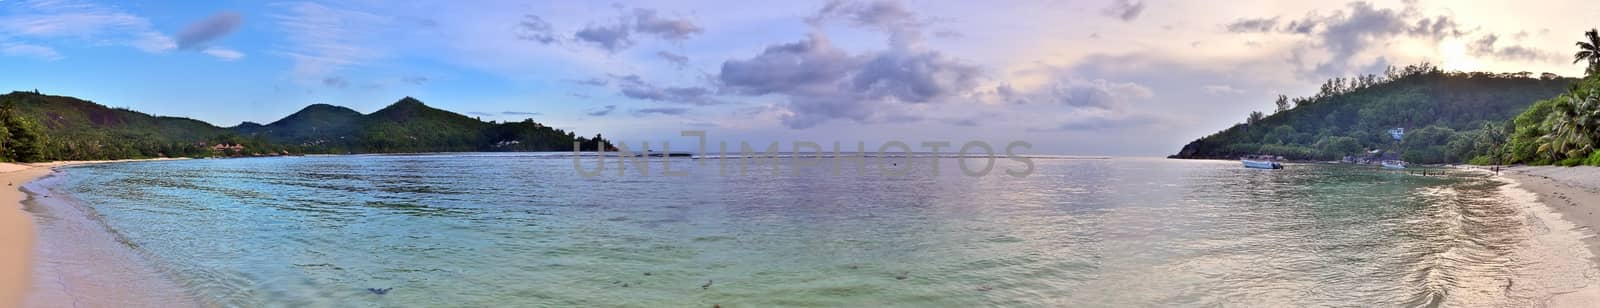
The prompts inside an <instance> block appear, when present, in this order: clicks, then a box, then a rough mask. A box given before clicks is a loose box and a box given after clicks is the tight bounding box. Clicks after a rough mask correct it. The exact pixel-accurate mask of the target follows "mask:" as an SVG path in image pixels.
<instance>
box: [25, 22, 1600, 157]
mask: <svg viewBox="0 0 1600 308" xmlns="http://www.w3.org/2000/svg"><path fill="white" fill-rule="evenodd" d="M1584 4H1585V3H1584V2H1582V1H1559V0H1558V1H1538V2H1536V3H1535V2H1528V1H1421V0H1415V1H1413V0H1406V1H1356V2H1324V1H1256V0H1240V1H1228V2H1226V4H1219V3H1215V2H1209V1H1159V0H1144V1H1138V0H1093V1H1004V2H987V1H923V0H877V1H828V0H824V1H626V2H612V1H542V2H536V1H488V0H485V1H404V2H396V1H369V0H353V1H283V2H270V1H171V2H167V1H128V2H113V1H89V0H0V90H24V91H31V90H35V89H37V90H39V91H41V92H44V93H46V94H55V95H67V96H74V97H79V98H83V99H87V100H91V101H94V102H97V103H101V104H105V105H109V106H113V107H124V108H130V109H134V110H138V111H142V112H146V113H151V114H155V115H170V116H183V117H190V118H195V119H199V120H203V121H207V122H210V123H212V124H215V125H218V126H223V127H228V126H234V125H237V124H239V123H241V122H244V121H250V122H257V123H270V122H272V121H275V120H277V119H280V118H282V117H284V116H287V115H289V114H291V113H293V112H295V111H297V110H299V109H300V108H303V107H305V106H306V105H309V104H315V103H328V104H334V105H340V106H346V107H350V108H353V109H355V110H357V111H361V112H364V113H366V112H372V111H376V110H378V109H381V108H383V107H384V106H387V105H389V104H391V103H393V102H395V101H397V100H399V99H400V98H402V97H406V96H411V97H415V98H417V99H420V100H422V101H423V102H425V103H427V104H428V105H430V106H433V107H437V108H442V109H446V110H451V111H455V112H460V113H463V114H467V115H470V116H474V117H479V118H481V119H483V120H485V121H520V120H522V119H528V118H531V119H534V120H535V121H539V122H541V123H545V124H547V125H550V126H553V127H558V128H563V129H567V130H569V131H574V132H576V133H578V134H580V135H586V136H587V135H593V134H595V133H604V134H605V135H606V136H607V137H608V139H613V140H619V141H622V142H628V143H630V144H637V142H641V141H651V142H652V143H653V144H654V145H653V146H654V147H659V146H660V145H659V143H660V142H662V141H669V142H672V143H673V149H674V150H692V149H691V147H693V145H694V142H695V140H696V139H686V138H685V137H682V136H680V132H681V131H684V130H703V131H706V132H707V135H708V137H707V138H708V139H709V140H710V141H711V142H712V143H713V144H715V143H716V142H719V141H722V142H728V143H730V144H731V146H730V147H734V148H736V147H737V144H738V143H739V142H742V141H743V142H750V143H752V144H757V145H764V144H767V143H768V142H780V143H781V144H783V147H784V148H785V149H788V148H790V145H791V144H792V142H795V141H811V142H817V143H820V144H822V145H823V147H824V148H825V149H831V145H832V144H833V143H834V142H839V143H841V144H842V147H843V148H844V150H846V151H848V150H852V149H854V147H855V146H856V144H857V142H866V144H867V147H868V148H867V150H869V151H871V150H876V147H877V146H878V145H881V144H883V143H885V142H887V141H902V142H905V143H907V144H911V145H913V146H918V145H920V143H921V142H925V141H935V142H941V141H942V142H950V143H952V144H954V145H955V146H957V147H959V146H960V145H961V144H963V143H965V142H968V141H985V142H989V143H991V144H995V145H996V147H1000V145H1003V144H1006V143H1009V142H1011V141H1025V142H1028V143H1030V144H1032V145H1033V148H1032V149H1031V150H1030V151H1028V152H1029V153H1041V154H1067V155H1117V156H1164V155H1168V154H1172V153H1174V152H1176V151H1177V150H1178V149H1179V148H1180V147H1181V146H1182V145H1183V144H1184V143H1187V142H1188V141H1190V140H1193V139H1195V138H1198V137H1201V136H1203V135H1207V134H1210V133H1213V132H1216V131H1219V130H1221V129H1224V128H1226V127H1228V126H1229V125H1232V124H1234V123H1239V122H1242V121H1243V120H1244V119H1245V118H1246V115H1247V114H1248V113H1249V112H1250V111H1267V112H1269V113H1270V110H1271V109H1272V108H1273V104H1272V102H1273V100H1274V99H1275V98H1276V97H1277V96H1278V95H1279V94H1284V95H1288V96H1290V97H1299V96H1309V95H1311V94H1313V92H1314V91H1315V90H1316V88H1317V86H1318V85H1320V84H1321V83H1322V82H1323V81H1324V80H1326V79H1328V78H1332V77H1339V76H1352V75H1355V74H1367V73H1380V72H1382V71H1383V68H1385V67H1387V66H1390V65H1394V66H1405V65H1408V64H1416V63H1422V62H1429V63H1432V64H1434V65H1436V66H1440V67H1442V68H1444V69H1446V70H1460V71H1490V72H1521V71H1528V72H1533V73H1535V74H1538V73H1543V72H1551V73H1556V74H1560V75H1564V76H1576V75H1579V74H1580V73H1581V72H1582V68H1581V66H1579V65H1574V64H1572V59H1571V54H1572V53H1573V52H1575V51H1576V50H1575V49H1574V47H1573V42H1575V41H1577V40H1579V39H1581V38H1582V32H1583V31H1585V30H1587V29H1590V28H1593V27H1595V26H1597V25H1596V24H1594V23H1591V22H1587V21H1594V20H1600V10H1594V9H1579V8H1584V7H1587V6H1585V5H1584ZM635 147H637V145H635ZM713 148H715V146H713ZM919 150H926V149H925V148H919Z"/></svg>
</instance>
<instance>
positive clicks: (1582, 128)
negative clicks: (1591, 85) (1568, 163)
mask: <svg viewBox="0 0 1600 308" xmlns="http://www.w3.org/2000/svg"><path fill="white" fill-rule="evenodd" d="M1545 125H1546V126H1547V127H1549V132H1550V133H1549V134H1548V135H1546V136H1545V137H1546V138H1540V139H1541V140H1543V141H1544V142H1546V144H1545V145H1541V146H1540V150H1541V151H1547V153H1549V154H1550V155H1551V158H1552V159H1559V157H1561V156H1565V157H1577V156H1581V155H1584V154H1587V153H1589V152H1591V151H1594V149H1595V143H1596V137H1600V131H1597V130H1600V92H1597V91H1596V90H1595V89H1590V90H1587V91H1574V92H1571V93H1568V94H1567V95H1563V96H1562V97H1561V98H1558V99H1557V101H1556V104H1555V105H1553V106H1551V110H1550V115H1549V116H1548V117H1547V118H1546V119H1545ZM1546 146H1548V148H1547V147H1546Z"/></svg>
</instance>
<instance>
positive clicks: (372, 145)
mask: <svg viewBox="0 0 1600 308" xmlns="http://www.w3.org/2000/svg"><path fill="white" fill-rule="evenodd" d="M231 130H233V131H234V132H237V133H239V134H241V135H244V136H250V137H260V138H265V139H266V140H268V141H270V142H273V143H278V144H286V145H292V146H295V147H297V148H298V149H300V150H302V151H305V152H307V153H408V152H465V151H570V150H572V145H573V143H574V142H578V143H581V144H583V145H584V146H583V150H586V151H592V150H594V149H595V147H596V146H597V145H598V144H604V145H606V146H607V147H609V146H610V143H606V142H605V141H604V140H603V138H601V137H600V136H599V135H596V136H595V138H584V137H578V136H577V135H576V134H574V133H571V132H567V131H564V130H561V129H557V128H553V127H549V126H545V125H544V124H539V123H538V122H534V121H533V120H532V119H527V120H523V121H521V122H507V123H490V122H483V121H479V120H478V119H474V118H470V117H467V116H464V115H460V114H456V113H453V112H449V111H445V110H440V109H435V108H433V107H428V106H427V105H425V104H423V103H422V101H418V100H417V99H415V98H410V97H406V98H403V99H400V101H398V102H395V103H394V104H393V105H389V106H388V107H385V108H383V109H381V110H378V111H377V112H373V113H372V114H367V115H363V114H361V113H360V112H356V111H355V110H350V109H349V108H344V107H338V106H333V105H325V104H317V105H311V106H307V107H306V108H305V109H302V110H300V111H299V112H296V113H294V114H292V115H289V116H288V117H285V118H283V119H282V120H278V121H277V122H272V123H271V124H267V125H258V124H254V123H245V124H240V125H239V126H236V127H233V128H231ZM597 141H598V142H597Z"/></svg>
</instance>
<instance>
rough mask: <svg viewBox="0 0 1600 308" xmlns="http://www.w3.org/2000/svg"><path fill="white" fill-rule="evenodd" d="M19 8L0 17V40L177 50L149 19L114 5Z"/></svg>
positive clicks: (44, 3)
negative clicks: (70, 41)
mask: <svg viewBox="0 0 1600 308" xmlns="http://www.w3.org/2000/svg"><path fill="white" fill-rule="evenodd" d="M23 5H27V6H28V9H25V10H21V11H20V12H21V13H18V14H15V15H9V16H4V17H0V33H4V34H0V38H43V39H56V38H73V39H78V40H81V41H82V42H86V43H87V44H91V45H105V44H111V45H122V46H128V47H133V48H135V49H138V50H141V51H144V52H148V53H165V52H168V51H172V50H173V49H177V43H175V42H173V40H172V38H170V37H168V36H166V35H165V34H161V33H160V32H157V31H155V29H154V27H152V26H151V24H150V20H148V19H145V18H144V17H140V16H137V15H133V14H130V13H127V12H124V11H122V10H121V9H120V8H117V7H114V6H108V5H101V4H96V3H89V2H80V1H31V2H27V3H25V4H23ZM26 46H38V45H26ZM39 47H43V46H39ZM21 48H23V49H29V50H33V52H38V51H39V50H38V49H37V48H30V47H21ZM51 50H54V49H51ZM19 52H21V51H19ZM52 53H53V51H52ZM54 57H55V58H60V55H59V54H56V56H54Z"/></svg>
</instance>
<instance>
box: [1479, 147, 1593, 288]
mask: <svg viewBox="0 0 1600 308" xmlns="http://www.w3.org/2000/svg"><path fill="white" fill-rule="evenodd" d="M1501 176H1504V177H1507V178H1510V179H1513V180H1515V181H1516V182H1517V183H1519V184H1520V185H1519V186H1520V187H1521V188H1522V189H1524V190H1527V191H1530V192H1533V193H1534V194H1536V195H1538V202H1539V203H1543V204H1544V205H1545V206H1546V207H1549V208H1550V210H1551V211H1554V212H1556V213H1559V214H1561V217H1562V218H1563V220H1566V221H1568V222H1571V223H1572V224H1573V225H1574V227H1575V229H1576V230H1577V231H1578V232H1580V233H1582V234H1583V237H1582V241H1583V244H1584V246H1586V247H1587V248H1588V250H1589V255H1590V258H1589V261H1590V262H1593V263H1596V264H1600V237H1597V236H1596V232H1597V231H1600V214H1596V212H1600V211H1597V210H1600V168H1596V167H1581V166H1580V167H1554V166H1521V167H1506V168H1505V169H1502V171H1501Z"/></svg>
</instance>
